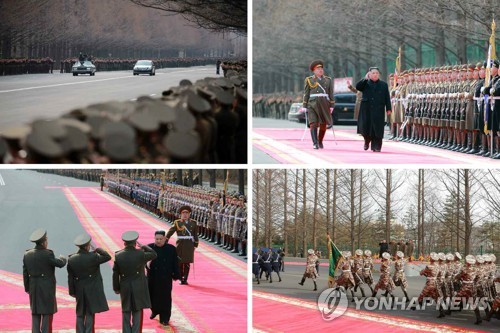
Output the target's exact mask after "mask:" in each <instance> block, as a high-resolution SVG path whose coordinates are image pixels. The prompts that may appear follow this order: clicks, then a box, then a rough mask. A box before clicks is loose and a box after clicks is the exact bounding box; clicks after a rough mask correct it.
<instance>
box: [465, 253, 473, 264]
mask: <svg viewBox="0 0 500 333" xmlns="http://www.w3.org/2000/svg"><path fill="white" fill-rule="evenodd" d="M465 262H466V263H468V264H469V265H474V264H475V263H476V258H474V256H473V255H472V254H469V255H468V256H466V257H465Z"/></svg>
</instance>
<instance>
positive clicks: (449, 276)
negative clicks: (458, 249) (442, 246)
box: [444, 253, 456, 315]
mask: <svg viewBox="0 0 500 333" xmlns="http://www.w3.org/2000/svg"><path fill="white" fill-rule="evenodd" d="M454 258H455V256H454V255H453V254H451V253H448V254H446V263H445V266H446V273H445V276H444V283H445V286H446V290H447V291H448V297H450V298H451V297H453V296H454V295H455V287H454V285H453V280H454V277H455V274H456V267H455V262H454V261H453V260H454ZM445 313H446V314H447V315H450V314H451V309H450V308H448V310H447V311H446V312H445Z"/></svg>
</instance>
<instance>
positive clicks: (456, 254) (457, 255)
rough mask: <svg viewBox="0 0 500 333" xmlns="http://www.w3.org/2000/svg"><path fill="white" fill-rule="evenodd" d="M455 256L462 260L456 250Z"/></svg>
mask: <svg viewBox="0 0 500 333" xmlns="http://www.w3.org/2000/svg"><path fill="white" fill-rule="evenodd" d="M455 257H457V258H458V260H462V255H461V254H460V253H458V252H455Z"/></svg>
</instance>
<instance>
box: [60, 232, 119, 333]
mask: <svg viewBox="0 0 500 333" xmlns="http://www.w3.org/2000/svg"><path fill="white" fill-rule="evenodd" d="M91 240H92V239H91V238H90V236H89V235H87V234H82V235H79V236H78V237H77V238H76V239H75V241H74V243H75V245H76V246H78V248H79V250H78V252H77V253H75V254H72V255H70V256H69V258H68V268H67V269H68V289H69V294H70V295H71V296H73V297H75V298H76V332H77V333H84V332H85V333H93V332H94V323H95V321H94V319H95V314H96V313H100V312H105V311H108V310H109V307H108V302H107V301H106V295H105V294H104V287H103V284H102V276H101V270H100V265H102V264H104V263H105V262H108V261H110V260H111V256H110V255H109V253H108V252H106V251H105V250H103V249H101V248H96V249H95V250H94V251H90V249H91V247H92V245H91V243H90V242H91Z"/></svg>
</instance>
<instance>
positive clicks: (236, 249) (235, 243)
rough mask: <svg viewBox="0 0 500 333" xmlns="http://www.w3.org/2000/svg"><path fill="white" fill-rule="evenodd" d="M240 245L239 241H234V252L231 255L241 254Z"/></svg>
mask: <svg viewBox="0 0 500 333" xmlns="http://www.w3.org/2000/svg"><path fill="white" fill-rule="evenodd" d="M239 243H240V242H239V241H238V240H237V239H235V240H234V249H233V251H231V253H239V252H240V250H238V244H239Z"/></svg>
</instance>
